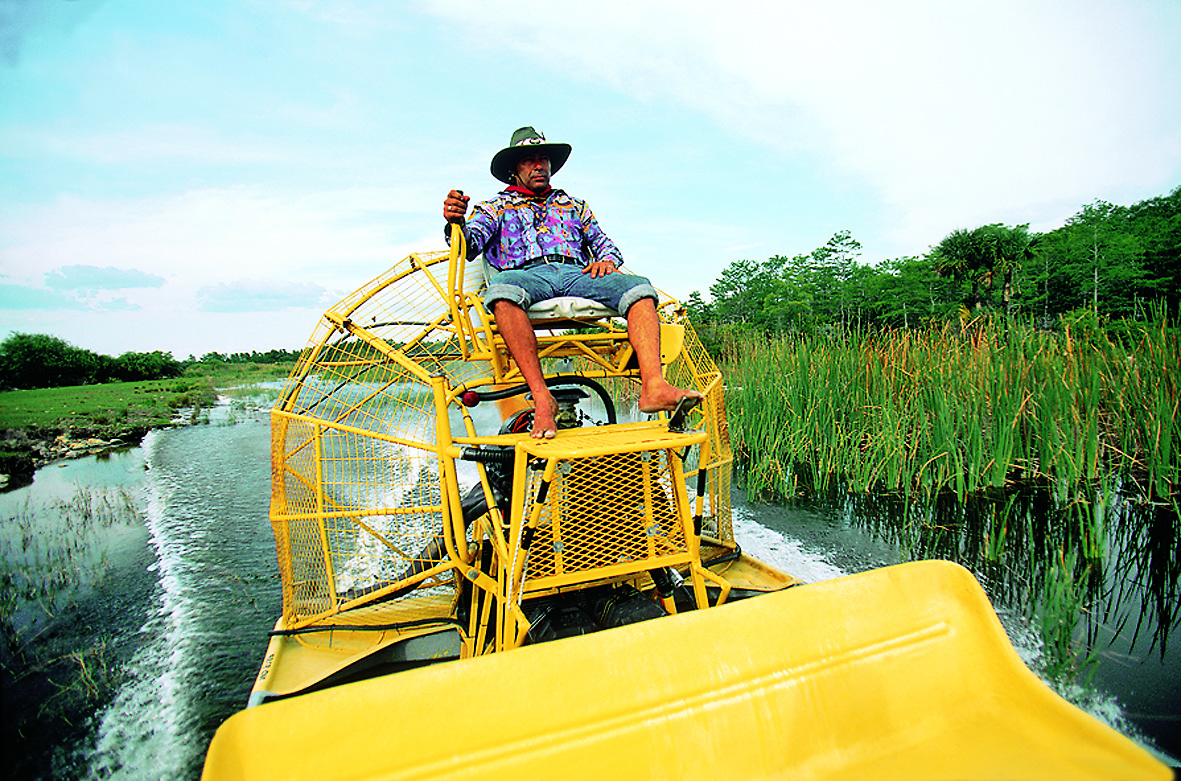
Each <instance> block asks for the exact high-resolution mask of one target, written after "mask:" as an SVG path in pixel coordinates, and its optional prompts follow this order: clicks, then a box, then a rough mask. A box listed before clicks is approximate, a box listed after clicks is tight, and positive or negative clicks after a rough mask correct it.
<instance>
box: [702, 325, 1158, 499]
mask: <svg viewBox="0 0 1181 781" xmlns="http://www.w3.org/2000/svg"><path fill="white" fill-rule="evenodd" d="M740 354H741V355H742V360H741V361H739V362H736V363H734V364H733V365H730V366H727V367H725V375H726V378H727V388H728V392H727V399H726V401H727V408H728V409H729V410H730V423H731V432H732V436H733V441H734V446H735V452H736V453H737V455H738V460H739V465H740V467H741V468H742V469H743V471H744V473H745V478H746V483H747V488H748V490H749V491H750V492H751V493H752V495H753V496H755V497H759V498H765V499H774V498H779V497H784V496H790V495H793V494H794V493H797V492H799V491H806V490H817V491H824V490H828V489H831V488H832V487H833V486H835V485H841V486H845V487H847V488H848V490H850V491H856V492H859V491H870V490H883V489H884V490H889V491H898V492H901V493H902V494H904V495H915V494H932V493H937V492H941V491H953V492H954V493H955V494H956V495H957V496H958V497H960V498H961V499H962V498H963V497H964V496H966V495H968V494H971V493H975V492H978V491H981V490H986V489H997V488H1004V487H1006V486H1012V485H1014V484H1015V483H1019V482H1022V481H1028V480H1046V481H1049V483H1050V484H1051V485H1052V486H1053V490H1054V493H1055V498H1056V500H1057V501H1059V502H1061V503H1068V502H1069V501H1070V498H1071V496H1072V495H1073V494H1074V492H1076V491H1077V488H1078V486H1079V485H1080V483H1082V482H1089V481H1095V480H1098V479H1099V478H1100V477H1101V476H1104V475H1120V476H1122V477H1123V478H1124V479H1125V480H1126V481H1127V482H1126V483H1125V487H1127V486H1135V488H1136V490H1137V492H1138V494H1139V498H1140V499H1141V500H1144V501H1171V499H1170V497H1174V496H1175V495H1176V493H1177V491H1178V489H1179V487H1181V423H1179V421H1178V415H1177V412H1178V398H1179V394H1178V377H1177V374H1178V367H1181V341H1179V338H1178V333H1177V330H1176V329H1175V328H1170V327H1169V326H1168V324H1167V322H1166V319H1165V317H1164V316H1163V315H1162V316H1159V317H1158V318H1157V320H1156V322H1154V323H1152V324H1151V325H1148V326H1143V327H1140V328H1138V329H1135V330H1131V331H1128V332H1126V334H1125V337H1124V339H1121V340H1113V339H1111V338H1109V337H1108V336H1106V335H1105V334H1104V333H1103V332H1102V331H1100V330H1095V329H1088V330H1087V331H1086V332H1085V333H1078V332H1077V329H1072V328H1071V326H1070V325H1069V324H1067V325H1065V327H1063V328H1062V329H1061V330H1058V331H1053V332H1050V331H1044V330H1037V329H1034V328H1032V327H1030V326H1027V325H1022V324H1017V323H1002V322H1000V321H997V320H978V321H975V322H972V323H969V324H967V325H966V326H965V325H961V324H959V323H954V324H946V325H943V326H932V327H929V328H927V329H926V330H922V331H907V330H894V331H884V332H878V333H871V334H866V333H855V332H850V333H847V334H845V335H843V336H841V337H840V338H835V339H834V338H829V337H828V336H808V337H783V338H780V339H776V340H773V341H770V342H766V341H760V340H753V339H752V340H751V341H750V342H749V343H748V344H746V345H745V346H744V349H743V350H742V351H741V352H740Z"/></svg>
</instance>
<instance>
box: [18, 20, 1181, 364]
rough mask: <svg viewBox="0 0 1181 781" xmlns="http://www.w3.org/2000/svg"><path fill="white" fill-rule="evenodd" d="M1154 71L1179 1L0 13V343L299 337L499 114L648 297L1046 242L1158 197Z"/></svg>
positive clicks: (220, 342) (1163, 145) (434, 214)
mask: <svg viewBox="0 0 1181 781" xmlns="http://www.w3.org/2000/svg"><path fill="white" fill-rule="evenodd" d="M1178 85H1181V2H1177V0H1120V2H1110V1H1109V0H956V2H947V1H946V0H825V2H823V3H821V2H815V1H814V0H812V1H810V2H796V1H795V0H779V1H778V2H755V1H753V0H729V2H727V3H719V2H717V1H716V0H714V1H713V2H694V1H693V0H678V1H676V2H674V1H673V0H596V1H595V2H587V3H553V2H542V0H514V1H513V2H508V1H506V2H496V1H495V0H446V1H445V2H433V1H431V0H406V1H405V2H400V1H395V0H200V2H197V0H192V1H189V2H186V1H184V0H177V1H176V2H160V0H0V339H2V338H4V337H6V336H7V335H8V334H10V333H12V332H22V333H47V334H52V335H54V336H58V337H60V338H62V339H65V340H67V341H69V342H70V343H72V344H74V345H76V346H78V347H83V348H86V349H90V350H93V351H95V352H98V353H104V354H108V355H119V354H122V353H123V352H125V351H136V352H146V351H152V350H164V351H167V352H171V353H172V354H173V355H174V356H175V357H176V358H178V359H183V358H186V357H187V356H189V355H194V356H197V357H200V356H201V355H203V354H205V353H208V352H214V351H216V352H221V353H231V352H248V351H251V350H259V351H265V350H268V349H271V348H284V349H294V348H299V347H302V346H303V345H304V344H305V343H306V342H307V339H308V337H309V336H310V335H311V333H312V332H313V329H314V328H315V326H316V323H317V321H318V318H319V316H320V314H321V313H322V312H323V311H324V310H325V309H327V308H328V307H329V306H330V305H331V304H332V303H334V302H335V301H337V300H339V299H340V298H342V297H343V296H344V295H346V294H347V293H348V292H350V291H351V290H353V289H355V288H357V287H359V286H360V285H361V284H363V283H365V282H366V281H368V280H369V279H372V278H373V277H375V276H377V275H378V274H380V273H381V272H383V271H385V270H386V269H387V268H389V267H390V266H392V265H393V264H394V263H396V262H397V261H398V260H400V259H401V258H403V257H405V256H406V255H407V254H409V253H410V252H416V251H429V250H436V249H442V248H443V232H442V217H441V211H442V199H443V197H444V195H445V194H446V192H447V191H448V190H449V189H451V188H459V189H463V190H464V191H465V192H466V193H468V194H469V195H471V196H473V197H475V198H477V199H483V198H487V197H491V196H492V195H493V194H495V192H496V191H497V189H498V182H496V181H495V180H494V179H493V178H492V177H491V175H490V173H489V162H490V161H491V158H492V156H493V154H495V152H496V151H498V150H499V149H500V148H502V147H504V146H506V145H507V144H508V140H509V138H510V136H511V135H512V132H513V130H514V129H516V128H518V127H521V126H523V125H530V126H533V127H536V128H537V129H539V130H541V131H542V132H544V133H545V134H546V136H547V138H548V139H549V140H550V141H557V142H565V143H569V144H571V145H572V146H573V148H574V151H573V154H572V155H571V157H570V160H569V162H568V163H567V164H566V166H565V167H564V168H563V169H562V170H561V171H560V172H559V173H558V174H557V175H556V176H555V177H554V185H555V186H558V187H561V188H563V189H566V190H567V191H569V192H570V193H571V194H573V195H575V196H578V197H580V198H584V199H586V200H587V201H588V202H589V203H590V205H591V208H592V209H593V210H594V213H595V215H596V217H597V218H598V220H599V222H600V224H601V225H602V226H603V228H604V229H605V230H606V231H607V232H608V234H610V235H611V237H612V238H613V239H614V240H615V242H616V243H617V244H618V245H619V247H620V249H621V250H622V252H623V255H624V258H625V260H626V263H627V266H628V267H629V268H630V269H631V270H633V271H634V272H635V273H640V274H644V275H646V276H649V277H650V278H651V279H652V280H653V282H654V283H655V284H656V285H657V287H660V288H661V289H663V290H665V291H667V292H668V293H670V294H671V295H673V296H675V297H678V298H683V297H685V296H687V295H688V294H689V293H691V292H692V291H695V290H696V291H700V292H701V293H702V294H703V295H705V296H706V298H708V290H709V286H710V285H711V284H713V282H714V281H715V280H716V279H717V278H718V276H719V274H720V273H721V272H722V270H723V269H725V268H726V267H727V266H728V265H730V264H731V263H733V262H735V261H738V260H743V259H747V260H755V261H761V260H765V259H766V258H769V257H772V256H774V255H785V256H793V255H797V254H802V253H807V252H810V251H811V250H813V249H815V248H817V247H820V246H822V245H823V244H824V243H825V242H826V241H827V240H828V239H829V238H830V237H831V236H832V235H833V234H835V233H837V232H840V231H844V230H848V231H850V232H851V233H852V235H853V237H854V238H855V239H856V240H858V241H859V242H860V243H861V244H862V247H863V251H862V255H861V256H860V258H859V260H860V262H863V263H872V264H876V263H880V262H881V261H883V260H886V259H890V258H900V257H904V256H915V255H922V254H924V253H926V252H927V251H928V250H929V249H930V247H932V246H933V245H936V244H938V243H939V241H940V240H941V239H942V238H943V237H944V236H946V235H947V234H948V233H950V232H952V231H954V230H956V229H959V228H974V227H977V226H979V225H984V224H989V223H993V222H1003V223H1005V224H1009V225H1017V224H1025V223H1028V224H1030V226H1031V228H1032V229H1033V230H1035V231H1047V230H1052V229H1054V228H1056V227H1058V226H1060V225H1062V224H1063V223H1064V222H1065V221H1066V220H1067V219H1069V218H1070V217H1071V216H1072V215H1074V214H1076V213H1077V212H1078V211H1080V210H1081V208H1082V206H1083V205H1085V204H1087V203H1090V202H1093V201H1095V200H1096V199H1102V200H1105V201H1110V202H1112V203H1117V204H1124V205H1129V204H1132V203H1135V202H1137V201H1140V200H1144V199H1146V198H1151V197H1154V196H1157V195H1165V194H1167V193H1169V192H1171V191H1172V190H1173V189H1174V188H1176V187H1177V186H1178V185H1181V88H1178Z"/></svg>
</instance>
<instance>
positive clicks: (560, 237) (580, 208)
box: [464, 188, 623, 271]
mask: <svg viewBox="0 0 1181 781" xmlns="http://www.w3.org/2000/svg"><path fill="white" fill-rule="evenodd" d="M464 236H465V238H466V239H467V246H468V256H469V257H473V258H474V257H475V256H476V255H479V254H480V253H481V252H482V253H484V258H485V259H486V260H487V261H488V264H489V265H491V266H493V267H494V268H497V269H500V270H502V271H503V270H505V269H510V268H518V267H520V266H524V265H525V264H526V263H527V262H528V261H530V260H533V259H534V258H539V257H541V256H543V255H565V256H566V257H569V258H575V259H576V260H580V261H581V262H582V264H583V265H584V266H585V265H587V264H589V263H591V262H594V261H599V260H607V259H611V260H613V261H614V262H615V265H616V266H621V265H623V257H622V255H620V253H619V250H618V249H617V248H616V246H615V243H614V242H613V241H611V239H610V238H608V236H607V234H606V233H603V229H602V228H600V227H599V223H598V221H596V220H595V216H594V214H592V213H591V210H590V207H589V206H587V205H586V201H583V200H581V199H578V198H574V197H572V196H570V195H568V194H567V193H566V192H565V191H564V190H554V189H551V190H549V191H548V192H546V193H544V194H542V195H540V196H534V195H529V196H526V195H524V194H522V192H520V191H519V188H509V189H507V190H503V191H501V192H500V193H499V194H497V195H496V197H494V198H492V199H491V200H488V201H484V202H483V203H479V204H476V206H475V207H474V208H473V209H472V212H471V215H470V216H469V218H468V221H467V224H466V225H465V226H464Z"/></svg>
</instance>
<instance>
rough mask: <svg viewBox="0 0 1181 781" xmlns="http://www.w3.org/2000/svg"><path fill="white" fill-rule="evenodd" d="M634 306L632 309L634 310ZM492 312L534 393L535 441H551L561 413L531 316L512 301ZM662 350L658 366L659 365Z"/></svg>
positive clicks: (500, 304) (495, 304)
mask: <svg viewBox="0 0 1181 781" xmlns="http://www.w3.org/2000/svg"><path fill="white" fill-rule="evenodd" d="M634 308H635V307H633V309H634ZM492 313H493V314H494V315H495V316H496V326H497V328H499V329H500V335H501V336H502V337H504V344H505V346H506V347H508V351H509V354H510V355H512V357H513V360H514V361H516V362H517V368H518V369H520V371H521V376H522V377H524V378H525V382H526V383H527V384H528V385H529V390H530V391H532V392H533V404H534V410H533V431H532V432H531V436H532V437H533V438H534V439H542V438H545V439H550V438H552V437H554V436H555V435H556V434H557V433H558V426H557V423H555V422H554V415H556V414H557V412H558V405H557V404H555V403H554V397H553V396H552V395H551V394H550V392H549V386H548V385H546V384H545V375H544V374H542V371H541V360H540V359H539V358H538V357H537V336H536V334H534V333H533V324H532V323H530V322H529V315H527V314H526V313H525V310H524V309H522V308H521V307H519V306H517V305H516V304H514V303H512V302H511V301H504V300H500V301H497V302H496V303H494V304H493V305H492ZM659 361H660V357H659V349H658V350H657V363H658V364H659Z"/></svg>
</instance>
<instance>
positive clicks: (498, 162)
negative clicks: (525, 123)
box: [492, 127, 570, 184]
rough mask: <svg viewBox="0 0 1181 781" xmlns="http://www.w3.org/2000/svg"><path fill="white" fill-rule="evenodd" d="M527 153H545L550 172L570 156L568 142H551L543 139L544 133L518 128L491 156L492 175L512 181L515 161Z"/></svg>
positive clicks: (502, 179) (555, 170)
mask: <svg viewBox="0 0 1181 781" xmlns="http://www.w3.org/2000/svg"><path fill="white" fill-rule="evenodd" d="M528 155H545V156H546V157H548V158H549V162H550V173H551V174H556V173H557V172H558V169H559V168H561V167H562V166H563V165H565V164H566V158H568V157H570V145H569V144H551V143H549V142H548V141H546V140H545V134H544V133H541V132H539V131H537V130H534V129H533V128H531V127H522V128H518V129H517V130H516V131H515V132H514V133H513V137H512V140H510V141H509V145H508V146H506V147H505V148H504V149H501V150H500V151H499V152H497V153H496V154H495V155H494V156H493V158H492V175H493V176H495V177H496V178H497V179H499V180H500V181H502V182H504V183H505V184H512V183H513V174H514V173H515V172H516V170H517V163H519V162H521V158H523V157H527V156H528Z"/></svg>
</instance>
